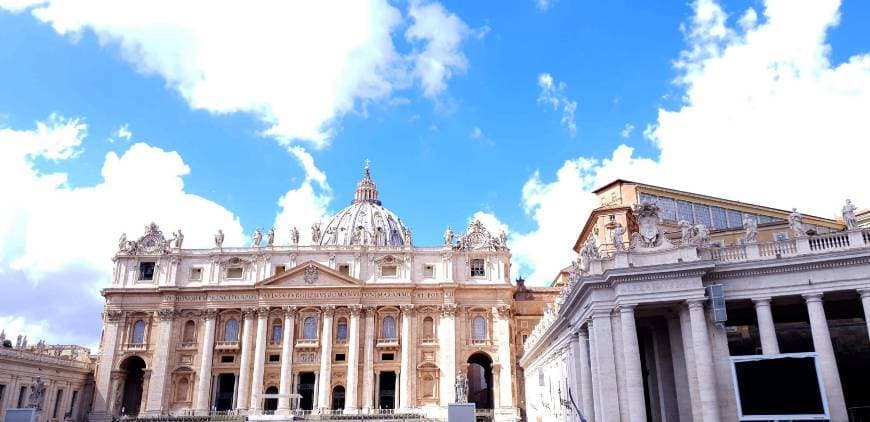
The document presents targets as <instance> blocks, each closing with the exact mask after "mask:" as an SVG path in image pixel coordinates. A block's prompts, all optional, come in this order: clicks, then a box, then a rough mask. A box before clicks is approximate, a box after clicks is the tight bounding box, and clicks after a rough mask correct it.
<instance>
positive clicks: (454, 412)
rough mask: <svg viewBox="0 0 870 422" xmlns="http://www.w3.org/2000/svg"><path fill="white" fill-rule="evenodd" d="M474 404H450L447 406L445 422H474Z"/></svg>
mask: <svg viewBox="0 0 870 422" xmlns="http://www.w3.org/2000/svg"><path fill="white" fill-rule="evenodd" d="M474 410H475V407H474V403H450V404H448V405H447V422H474Z"/></svg>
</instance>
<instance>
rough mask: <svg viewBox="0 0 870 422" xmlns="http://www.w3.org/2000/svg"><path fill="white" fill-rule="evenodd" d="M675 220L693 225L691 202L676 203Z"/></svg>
mask: <svg viewBox="0 0 870 422" xmlns="http://www.w3.org/2000/svg"><path fill="white" fill-rule="evenodd" d="M677 219H678V220H686V221H688V222H689V224H695V214H694V212H693V211H692V203H691V202H688V201H677Z"/></svg>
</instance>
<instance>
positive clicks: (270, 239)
mask: <svg viewBox="0 0 870 422" xmlns="http://www.w3.org/2000/svg"><path fill="white" fill-rule="evenodd" d="M266 246H269V247H272V246H275V228H274V227H272V228H271V229H269V232H268V233H266Z"/></svg>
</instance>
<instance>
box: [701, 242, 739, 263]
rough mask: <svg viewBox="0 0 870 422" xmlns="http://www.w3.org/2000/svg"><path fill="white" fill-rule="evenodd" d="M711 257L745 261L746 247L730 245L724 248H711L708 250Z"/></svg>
mask: <svg viewBox="0 0 870 422" xmlns="http://www.w3.org/2000/svg"><path fill="white" fill-rule="evenodd" d="M706 254H708V256H709V258H710V259H712V260H714V261H720V262H728V261H743V260H745V259H746V248H745V247H744V246H728V247H724V248H709V249H707V251H706Z"/></svg>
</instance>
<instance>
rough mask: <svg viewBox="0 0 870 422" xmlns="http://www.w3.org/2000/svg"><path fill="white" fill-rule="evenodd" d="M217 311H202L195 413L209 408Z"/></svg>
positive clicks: (205, 413) (202, 413) (203, 412)
mask: <svg viewBox="0 0 870 422" xmlns="http://www.w3.org/2000/svg"><path fill="white" fill-rule="evenodd" d="M216 318H217V311H216V310H214V309H208V310H206V311H205V312H204V313H203V322H204V327H203V331H202V333H203V340H202V343H200V347H201V349H200V362H199V374H198V375H199V379H198V380H197V382H196V396H195V400H194V403H193V408H194V411H195V412H196V414H197V415H207V414H208V410H209V403H208V399H209V390H210V386H211V363H212V357H213V355H214V326H215V319H216Z"/></svg>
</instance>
